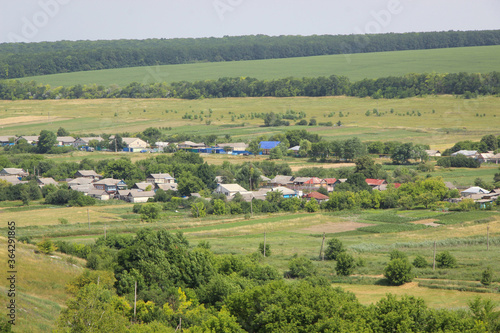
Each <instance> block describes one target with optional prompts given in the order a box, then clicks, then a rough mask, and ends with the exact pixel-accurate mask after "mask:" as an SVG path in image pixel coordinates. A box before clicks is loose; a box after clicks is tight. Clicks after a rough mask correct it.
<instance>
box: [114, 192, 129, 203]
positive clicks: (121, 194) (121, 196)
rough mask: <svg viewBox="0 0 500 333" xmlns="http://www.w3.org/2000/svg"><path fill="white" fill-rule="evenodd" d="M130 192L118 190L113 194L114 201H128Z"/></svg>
mask: <svg viewBox="0 0 500 333" xmlns="http://www.w3.org/2000/svg"><path fill="white" fill-rule="evenodd" d="M130 191H131V190H118V191H117V192H116V194H115V199H119V200H123V201H128V194H129V193H130Z"/></svg>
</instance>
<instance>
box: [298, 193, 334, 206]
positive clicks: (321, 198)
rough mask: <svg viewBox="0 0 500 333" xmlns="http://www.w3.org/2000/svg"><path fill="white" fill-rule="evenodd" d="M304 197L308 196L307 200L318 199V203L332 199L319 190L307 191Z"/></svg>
mask: <svg viewBox="0 0 500 333" xmlns="http://www.w3.org/2000/svg"><path fill="white" fill-rule="evenodd" d="M303 198H306V199H307V200H311V199H316V201H317V202H318V203H322V202H325V201H327V200H328V199H330V198H329V197H328V196H327V195H324V194H321V193H319V192H311V193H307V194H306V195H304V196H303Z"/></svg>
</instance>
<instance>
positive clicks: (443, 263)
mask: <svg viewBox="0 0 500 333" xmlns="http://www.w3.org/2000/svg"><path fill="white" fill-rule="evenodd" d="M436 264H437V267H438V268H455V267H456V266H457V259H455V257H454V256H453V255H451V253H450V252H448V251H443V252H440V253H438V254H437V255H436Z"/></svg>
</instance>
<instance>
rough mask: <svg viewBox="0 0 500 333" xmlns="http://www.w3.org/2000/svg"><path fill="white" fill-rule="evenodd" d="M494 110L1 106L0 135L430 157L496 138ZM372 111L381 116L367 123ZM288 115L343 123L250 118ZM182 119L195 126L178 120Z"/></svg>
mask: <svg viewBox="0 0 500 333" xmlns="http://www.w3.org/2000/svg"><path fill="white" fill-rule="evenodd" d="M497 105H498V97H479V98H477V99H473V100H465V99H462V98H457V97H453V96H427V97H422V98H418V97H415V98H408V99H377V100H375V99H371V98H355V97H320V98H312V97H304V98H228V99H202V100H177V99H116V100H111V99H110V100H56V101H54V100H50V101H0V133H1V135H23V134H24V135H31V134H38V133H40V130H41V129H48V130H52V131H56V130H57V129H58V128H59V127H64V128H65V129H67V130H69V131H70V132H71V133H73V134H75V135H79V134H85V133H87V134H88V133H96V134H100V133H117V132H129V133H131V134H134V133H137V132H139V131H142V130H144V129H146V128H148V127H151V126H154V127H167V128H172V129H171V130H167V131H166V132H165V133H167V134H180V133H190V134H198V135H208V134H218V135H222V134H230V135H231V136H232V138H233V141H241V140H248V139H250V138H253V137H256V136H259V135H271V134H274V133H280V132H283V131H286V130H288V129H307V130H308V131H310V132H313V133H317V134H319V135H321V136H323V137H325V138H326V139H327V140H328V139H329V140H333V139H345V138H349V137H352V136H357V137H359V138H360V139H361V140H362V141H374V140H381V141H390V140H398V141H409V140H413V141H414V142H419V143H425V144H429V145H430V146H431V148H433V149H444V148H447V147H450V146H452V145H453V144H454V143H455V142H457V141H460V140H478V139H480V138H481V137H482V136H484V135H486V134H494V135H498V134H499V133H498V126H497V123H498V120H497V119H496V118H498V117H500V109H498V106H497ZM373 109H377V110H378V111H379V112H380V113H382V115H381V116H375V115H373V114H371V115H370V116H366V115H365V113H366V111H367V110H373ZM210 110H212V113H211V114H210ZM287 110H294V111H304V112H305V113H306V115H307V116H306V119H307V120H309V119H311V118H315V119H316V120H317V122H318V123H320V122H332V123H333V124H335V123H337V122H338V121H341V122H342V124H343V125H342V126H341V127H337V126H333V127H327V126H289V127H265V128H264V127H261V126H262V125H263V124H264V122H263V120H262V119H260V118H255V117H253V119H252V113H253V114H254V115H255V114H257V113H262V112H264V113H268V112H275V113H285V112H286V111H287ZM391 110H392V113H391ZM418 112H420V114H421V115H420V116H418V115H417V114H418ZM186 114H187V115H191V116H192V117H193V118H194V117H195V116H196V117H197V119H192V120H189V119H183V116H185V115H186ZM499 119H500V118H499ZM207 120H210V121H211V124H210V125H207V124H206V122H207ZM292 124H293V121H292Z"/></svg>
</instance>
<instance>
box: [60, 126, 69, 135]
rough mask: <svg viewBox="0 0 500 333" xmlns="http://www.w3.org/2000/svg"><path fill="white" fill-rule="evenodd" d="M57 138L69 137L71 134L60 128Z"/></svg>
mask: <svg viewBox="0 0 500 333" xmlns="http://www.w3.org/2000/svg"><path fill="white" fill-rule="evenodd" d="M57 136H69V132H68V131H66V130H65V129H64V128H62V127H59V129H58V130H57Z"/></svg>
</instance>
